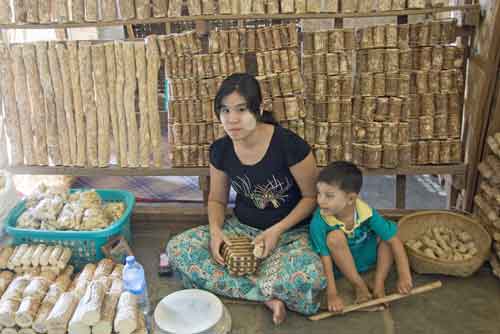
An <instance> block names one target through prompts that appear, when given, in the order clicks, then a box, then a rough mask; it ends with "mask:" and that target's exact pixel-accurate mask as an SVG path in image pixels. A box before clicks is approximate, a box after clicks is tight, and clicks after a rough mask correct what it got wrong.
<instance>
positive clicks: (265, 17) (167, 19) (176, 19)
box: [0, 4, 481, 29]
mask: <svg viewBox="0 0 500 334" xmlns="http://www.w3.org/2000/svg"><path fill="white" fill-rule="evenodd" d="M480 9H481V7H480V5H479V4H473V5H462V6H447V7H436V8H424V9H406V10H393V11H385V12H370V13H321V14H313V13H306V14H275V15H267V14H264V15H263V14H258V15H257V14H254V15H201V16H179V17H160V18H148V19H132V20H116V21H109V22H102V21H99V22H83V23H23V24H20V23H11V24H0V29H52V28H54V29H66V28H81V27H106V26H116V25H120V26H122V25H129V24H154V23H167V22H184V21H220V20H300V19H304V20H309V19H335V18H360V17H381V16H411V15H424V14H435V13H442V12H453V11H462V12H477V13H478V14H479V11H480Z"/></svg>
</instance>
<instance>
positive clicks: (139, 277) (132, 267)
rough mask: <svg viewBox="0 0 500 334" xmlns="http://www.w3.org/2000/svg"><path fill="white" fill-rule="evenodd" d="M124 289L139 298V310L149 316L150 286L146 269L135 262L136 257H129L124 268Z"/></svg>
mask: <svg viewBox="0 0 500 334" xmlns="http://www.w3.org/2000/svg"><path fill="white" fill-rule="evenodd" d="M123 288H124V289H125V290H126V291H128V292H130V293H132V294H133V295H136V296H137V303H138V307H139V309H140V310H141V311H142V312H143V313H144V315H145V316H146V315H148V314H149V298H148V286H147V284H146V275H145V274H144V268H143V267H142V266H141V264H140V263H139V262H137V261H136V260H135V257H134V256H127V259H126V264H125V267H124V268H123Z"/></svg>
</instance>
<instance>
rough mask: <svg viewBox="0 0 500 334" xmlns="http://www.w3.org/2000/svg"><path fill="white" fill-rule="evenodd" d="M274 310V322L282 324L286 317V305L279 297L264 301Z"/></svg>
mask: <svg viewBox="0 0 500 334" xmlns="http://www.w3.org/2000/svg"><path fill="white" fill-rule="evenodd" d="M264 304H265V305H266V306H267V307H268V308H269V309H270V310H271V311H272V312H273V322H274V324H275V325H279V324H281V323H282V322H283V321H284V320H285V318H286V307H285V303H283V302H282V301H281V300H279V299H271V300H268V301H267V302H265V303H264Z"/></svg>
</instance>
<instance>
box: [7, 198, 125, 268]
mask: <svg viewBox="0 0 500 334" xmlns="http://www.w3.org/2000/svg"><path fill="white" fill-rule="evenodd" d="M82 190H85V189H71V192H72V193H73V192H76V191H82ZM96 192H97V193H98V194H99V196H101V198H102V200H103V202H107V203H109V202H123V203H125V212H124V213H123V215H122V216H121V217H120V219H118V220H116V221H115V222H114V223H112V224H111V225H109V226H108V227H107V228H105V229H103V230H97V231H47V230H34V229H24V228H17V227H16V223H17V219H18V218H19V216H20V215H21V214H22V213H23V212H24V211H25V210H26V206H25V204H26V202H25V201H22V202H20V203H19V204H18V205H17V206H16V207H14V208H13V209H12V210H11V212H10V213H9V216H8V217H7V221H6V232H7V233H8V234H9V235H10V236H12V239H13V243H14V245H19V244H23V243H44V244H48V245H53V244H58V245H63V246H65V247H69V248H71V249H72V251H73V254H72V255H71V262H72V263H73V265H74V266H75V267H76V268H81V267H83V266H84V265H85V264H86V263H89V262H97V261H99V260H100V259H102V258H103V257H104V254H103V253H102V251H101V247H102V246H104V245H105V244H106V243H107V242H108V240H109V239H110V238H112V237H114V236H117V235H122V236H123V237H125V239H127V241H128V242H129V243H130V241H131V231H130V217H131V215H132V210H133V208H134V205H135V197H134V195H133V194H132V193H131V192H128V191H124V190H113V189H96Z"/></svg>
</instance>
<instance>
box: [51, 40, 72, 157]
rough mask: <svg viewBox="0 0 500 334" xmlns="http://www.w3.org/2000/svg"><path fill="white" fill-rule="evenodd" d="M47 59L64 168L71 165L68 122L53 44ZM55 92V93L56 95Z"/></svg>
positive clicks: (59, 71) (60, 76) (59, 66)
mask: <svg viewBox="0 0 500 334" xmlns="http://www.w3.org/2000/svg"><path fill="white" fill-rule="evenodd" d="M47 54H48V57H49V69H50V75H51V80H52V86H53V91H54V101H55V103H56V122H57V138H58V140H59V148H60V153H61V158H62V163H63V165H65V166H69V165H71V153H70V150H69V135H68V122H67V121H66V114H65V111H64V94H63V92H64V89H63V82H62V75H61V65H60V64H59V60H58V59H57V52H56V46H55V43H54V42H52V41H51V42H49V48H48V51H47ZM56 92H57V93H56Z"/></svg>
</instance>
